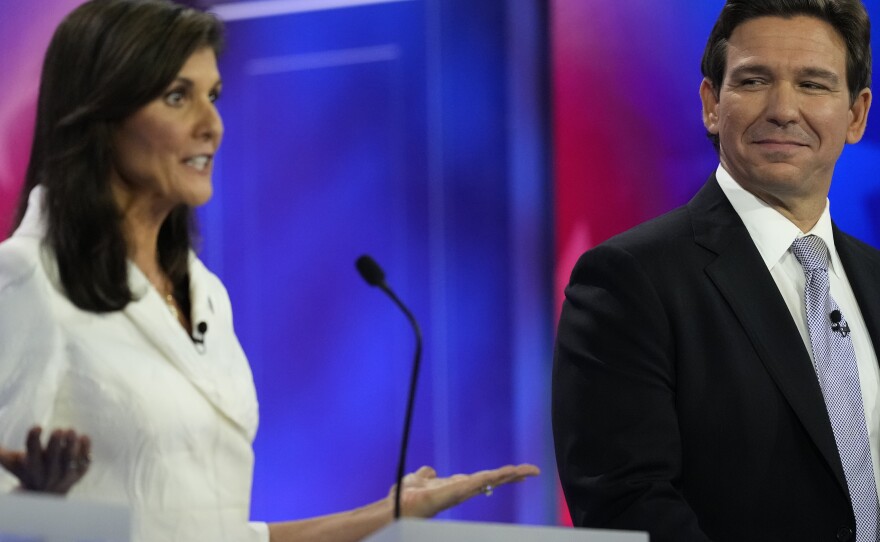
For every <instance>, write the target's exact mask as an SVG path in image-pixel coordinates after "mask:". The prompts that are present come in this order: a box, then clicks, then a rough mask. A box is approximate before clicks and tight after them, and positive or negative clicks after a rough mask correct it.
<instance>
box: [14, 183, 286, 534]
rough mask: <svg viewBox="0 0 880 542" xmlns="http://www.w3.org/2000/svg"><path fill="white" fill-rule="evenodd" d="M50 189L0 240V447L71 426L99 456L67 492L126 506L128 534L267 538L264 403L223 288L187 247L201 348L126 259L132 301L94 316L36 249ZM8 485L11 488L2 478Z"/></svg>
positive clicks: (34, 197)
mask: <svg viewBox="0 0 880 542" xmlns="http://www.w3.org/2000/svg"><path fill="white" fill-rule="evenodd" d="M42 190H43V189H42V188H40V187H38V188H37V189H35V190H34V191H33V192H32V193H31V195H30V200H29V206H28V211H27V214H26V216H25V219H24V221H23V222H22V224H21V226H20V227H19V228H18V229H17V230H16V232H15V233H14V234H13V236H12V237H11V238H10V239H8V240H7V241H5V242H3V243H0V444H2V445H3V446H7V447H11V448H16V449H19V448H21V447H22V445H23V443H24V439H25V435H26V433H27V430H28V428H30V427H31V426H32V425H34V424H39V425H41V426H42V427H43V428H44V435H45V434H48V432H49V431H50V430H51V429H54V428H68V427H69V428H72V429H75V430H76V431H77V432H79V433H82V434H86V435H89V437H90V438H91V440H92V464H91V467H90V469H89V471H88V473H87V474H86V475H85V476H84V477H83V479H82V480H81V481H80V482H79V483H78V484H77V485H76V486H75V487H74V488H73V490H72V491H71V493H70V495H71V497H87V498H94V499H99V500H103V501H111V502H121V503H125V504H127V505H128V506H129V507H130V508H131V511H132V518H133V524H134V525H133V533H132V534H133V538H132V540H134V541H141V542H158V541H165V540H169V541H171V540H174V541H204V540H211V541H236V542H238V541H266V540H268V537H269V536H268V529H267V527H266V525H265V524H249V523H248V517H249V511H250V492H251V479H252V472H253V450H252V447H251V443H252V442H253V438H254V435H255V433H256V430H257V399H256V392H255V389H254V383H253V376H252V374H251V371H250V367H249V366H248V363H247V359H246V358H245V355H244V353H243V352H242V349H241V346H240V345H239V343H238V339H237V338H236V336H235V332H234V330H233V326H232V310H231V307H230V303H229V297H228V295H227V293H226V289H225V288H224V287H223V285H222V283H221V282H220V280H219V279H218V278H217V277H216V276H215V275H213V274H212V273H211V272H210V271H208V270H207V269H206V268H205V266H204V265H203V264H202V263H201V261H199V259H198V258H196V257H195V255H192V254H191V255H190V262H189V272H190V296H191V300H192V321H193V323H194V325H197V324H198V323H200V322H204V323H206V324H207V326H208V327H207V332H206V333H205V336H204V347H203V348H202V347H201V346H199V345H197V344H195V343H194V342H193V340H192V338H191V337H189V336H188V335H187V333H186V331H185V330H184V329H183V328H182V327H181V326H180V324H179V323H178V322H177V320H176V319H175V318H174V317H173V316H172V315H171V313H170V311H169V309H168V307H167V305H166V304H165V301H164V300H163V299H162V298H161V296H160V295H159V293H158V292H157V291H156V290H155V289H154V288H153V287H152V286H151V285H150V283H149V281H148V280H147V279H146V277H145V276H144V275H143V274H142V273H141V272H140V271H139V270H138V268H137V267H135V266H134V265H133V264H131V263H129V283H130V286H131V290H132V292H133V293H134V295H135V299H136V300H135V301H133V302H131V303H129V304H128V306H126V307H125V309H124V310H122V311H117V312H111V313H105V314H95V313H91V312H86V311H83V310H80V309H78V308H77V307H75V306H74V305H73V304H72V303H70V301H68V299H67V297H66V296H65V295H64V294H63V293H62V289H61V287H60V283H59V281H58V274H57V267H56V264H55V260H54V257H53V255H52V254H51V251H49V250H48V249H46V248H45V247H43V246H42V239H43V237H44V233H45V225H44V221H43V217H42V216H41V214H42V213H41V207H42V206H41V205H40V203H41V202H42V199H43V196H42ZM0 485H2V487H5V488H12V487H14V486H15V485H16V484H15V480H14V479H13V478H12V477H11V476H9V475H6V474H5V473H4V475H3V477H2V480H0Z"/></svg>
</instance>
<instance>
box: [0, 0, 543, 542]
mask: <svg viewBox="0 0 880 542" xmlns="http://www.w3.org/2000/svg"><path fill="white" fill-rule="evenodd" d="M220 45H221V27H220V24H219V23H218V21H217V20H216V19H214V18H213V17H211V16H210V15H207V14H204V13H200V12H197V11H193V10H190V9H185V8H183V7H181V6H177V5H174V4H171V3H170V2H167V1H166V0H92V1H90V2H87V3H86V4H84V5H82V6H81V7H79V8H78V9H76V10H75V11H74V12H73V13H71V14H70V15H69V16H68V17H67V18H66V19H65V20H64V21H63V22H62V23H61V25H60V26H59V27H58V29H57V30H56V33H55V35H54V37H53V39H52V42H51V44H50V46H49V49H48V51H47V53H46V59H45V63H44V67H43V73H42V78H41V86H40V98H39V103H38V111H37V124H36V131H35V135H34V143H33V147H32V151H31V158H30V163H29V166H28V171H27V177H26V183H25V189H24V191H23V195H22V199H21V203H20V206H19V216H18V226H17V229H16V231H15V233H14V234H13V236H12V237H11V238H10V239H9V240H7V241H6V242H4V243H2V244H0V306H2V307H3V311H0V344H3V345H4V350H3V352H2V353H0V443H6V444H9V443H14V442H16V441H18V442H20V439H21V438H22V435H24V433H25V432H26V429H27V428H26V425H27V424H30V423H34V422H36V423H39V424H42V425H43V426H44V427H47V426H52V427H57V426H66V427H75V428H77V430H78V431H80V432H82V433H83V434H88V435H89V436H90V438H91V441H92V453H93V455H94V461H93V462H92V464H91V467H90V472H89V474H88V476H85V477H83V478H82V480H81V481H80V482H79V483H78V485H76V486H75V487H74V488H73V490H72V491H73V492H74V493H75V494H80V495H87V496H94V497H98V498H102V499H112V500H116V501H122V502H126V503H127V504H128V505H129V506H130V507H131V509H132V512H133V520H134V539H135V540H142V541H150V542H152V541H158V540H212V541H224V540H229V541H233V540H234V541H239V540H267V539H271V540H272V541H274V542H279V541H286V540H298V541H302V540H327V539H332V540H338V541H346V540H358V539H360V538H363V537H364V536H366V535H367V534H369V533H370V532H373V531H375V530H377V529H378V528H380V527H381V526H383V525H385V524H386V523H388V522H389V521H390V520H391V510H392V508H393V507H392V503H391V500H390V497H386V498H384V499H381V500H379V501H377V502H375V503H373V504H370V505H367V506H365V507H363V508H360V509H357V510H354V511H350V512H343V513H341V514H335V515H331V516H324V517H320V518H315V519H310V520H303V521H293V522H287V523H280V524H271V525H266V524H258V523H253V524H249V523H248V522H247V519H248V511H249V506H250V502H249V498H250V489H251V475H252V465H253V452H252V448H251V442H252V440H253V438H254V434H255V432H256V426H257V402H256V396H255V390H254V387H253V379H252V376H251V373H250V369H249V367H248V364H247V360H246V359H245V357H244V354H243V353H242V351H241V347H240V345H239V343H238V340H237V339H236V337H235V333H234V330H233V326H232V312H231V307H230V304H229V299H228V296H227V294H226V291H225V289H224V288H223V285H222V284H221V283H220V281H219V279H217V277H216V276H214V275H213V274H211V273H210V272H209V271H208V270H207V269H206V268H205V267H204V265H202V263H201V262H200V261H199V259H198V258H197V257H196V256H195V255H194V254H193V252H192V251H191V249H190V232H189V227H190V217H191V209H192V208H193V207H195V206H197V205H202V204H204V203H205V202H206V201H207V200H208V198H209V197H210V195H211V167H212V161H213V157H214V153H215V152H216V151H217V148H218V146H219V145H220V141H221V139H222V135H223V124H222V122H221V119H220V116H219V115H218V113H217V110H216V109H215V107H214V101H215V100H216V99H217V97H218V96H219V94H220V90H221V82H220V76H219V73H218V71H217V63H216V55H217V52H218V50H219V49H220ZM207 330H210V332H206V331H207ZM534 474H537V469H536V468H535V467H533V466H531V465H522V466H518V467H513V466H508V467H503V468H501V469H496V470H492V471H484V472H480V473H475V474H473V475H467V476H466V475H459V476H453V477H451V478H437V477H436V474H435V473H434V472H433V470H432V469H430V468H427V467H424V468H422V469H420V470H419V471H417V472H415V473H414V474H411V475H409V476H407V477H406V478H405V480H404V491H403V513H404V514H405V515H413V516H424V517H427V516H432V515H434V514H436V513H437V512H439V511H440V510H443V509H445V508H448V507H449V506H452V505H454V504H456V503H458V502H461V501H463V500H465V499H467V498H469V497H471V496H473V495H475V494H478V493H479V492H480V490H481V488H484V487H486V486H498V485H500V484H503V483H506V482H509V481H513V480H521V479H522V478H524V477H525V476H529V475H534Z"/></svg>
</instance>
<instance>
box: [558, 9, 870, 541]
mask: <svg viewBox="0 0 880 542" xmlns="http://www.w3.org/2000/svg"><path fill="white" fill-rule="evenodd" d="M869 42H870V31H869V22H868V18H867V14H866V12H865V10H864V7H863V6H862V4H861V3H860V1H859V0H728V1H727V3H726V5H725V6H724V8H723V10H722V12H721V15H720V16H719V19H718V21H717V22H716V25H715V27H714V29H713V31H712V34H711V35H710V37H709V41H708V44H707V46H706V50H705V53H704V57H703V66H702V68H703V75H704V80H703V82H702V85H701V87H700V96H701V98H702V102H703V121H704V124H705V126H706V129H707V131H708V132H709V135H710V138H711V139H713V142H714V143H715V145H716V149H717V150H718V153H719V157H720V166H719V167H718V169H717V170H716V172H715V174H714V175H713V176H712V177H710V179H709V180H708V182H707V183H706V184H705V185H704V187H703V188H702V189H701V190H700V191H699V193H697V195H696V196H695V197H694V198H693V199H692V200H691V201H690V202H689V203H688V204H687V205H686V206H684V207H682V208H680V209H677V210H675V211H672V212H671V213H669V214H667V215H664V216H662V217H660V218H658V219H655V220H653V221H650V222H648V223H645V224H642V225H641V226H638V227H636V228H634V229H633V230H630V231H628V232H626V233H624V234H622V235H620V236H617V237H615V238H613V239H611V240H609V241H608V242H606V243H604V244H602V245H600V246H598V247H596V248H595V249H593V250H590V251H588V252H587V253H586V254H584V255H583V256H582V257H581V259H580V261H579V262H578V263H577V265H576V266H575V269H574V271H573V273H572V277H571V282H570V284H569V286H568V288H567V289H566V301H565V304H564V306H563V310H562V317H561V320H560V323H559V331H558V339H557V347H556V359H555V364H554V373H553V426H554V427H553V428H554V437H555V443H556V454H557V462H558V465H559V473H560V478H561V480H562V485H563V489H564V491H565V495H566V499H567V501H568V505H569V509H570V511H571V514H572V518H573V520H574V523H575V525H579V526H591V527H606V528H621V529H637V530H647V531H649V532H650V535H651V540H652V542H662V541H675V542H682V541H684V542H687V541H706V540H716V541H719V540H732V541H746V540H748V541H757V540H768V541H769V540H773V541H779V540H797V541H801V540H829V541H830V540H840V541H845V540H857V541H859V542H862V541H868V540H870V541H871V542H876V541H877V540H878V520H877V516H878V502H877V480H878V476H876V474H878V473H880V468H878V467H880V465H878V449H880V402H878V392H877V388H878V369H877V354H876V350H877V341H878V340H880V252H878V251H877V250H875V249H873V248H871V247H869V246H867V245H865V244H864V243H861V242H859V241H858V240H856V239H854V238H852V237H850V236H848V235H846V234H844V233H843V232H841V231H840V230H838V229H837V228H836V227H835V226H834V225H833V223H832V222H831V218H830V215H829V207H828V203H827V195H828V190H829V187H830V183H831V177H832V172H833V170H834V166H835V163H836V161H837V159H838V157H839V156H840V154H841V152H842V149H843V147H844V144H845V143H856V142H857V141H859V139H860V138H861V137H862V134H863V133H864V130H865V125H866V120H867V115H868V110H869V108H870V104H871V91H870V90H869V85H870V62H871V61H870V43H869ZM829 285H830V286H829Z"/></svg>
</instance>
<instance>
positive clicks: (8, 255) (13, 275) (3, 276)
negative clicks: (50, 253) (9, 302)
mask: <svg viewBox="0 0 880 542" xmlns="http://www.w3.org/2000/svg"><path fill="white" fill-rule="evenodd" d="M40 253H41V249H40V240H39V239H37V238H33V237H27V236H13V237H10V238H9V239H7V240H5V241H3V242H2V243H0V294H2V293H3V292H6V291H7V290H9V289H18V288H24V287H27V286H28V285H31V286H34V285H35V284H34V283H35V282H36V281H38V280H39V276H40V275H41V273H40V272H39V271H40V267H41V266H42V261H41V258H40Z"/></svg>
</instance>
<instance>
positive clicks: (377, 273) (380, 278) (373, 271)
mask: <svg viewBox="0 0 880 542" xmlns="http://www.w3.org/2000/svg"><path fill="white" fill-rule="evenodd" d="M354 266H355V267H357V270H358V273H360V274H361V276H362V277H364V280H365V281H367V284H369V285H370V286H381V285H383V284H385V272H384V271H382V268H381V267H379V264H377V263H376V260H374V259H373V258H371V257H369V256H368V255H366V254H364V255H363V256H361V257H360V258H358V259H357V261H355V262H354Z"/></svg>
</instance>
